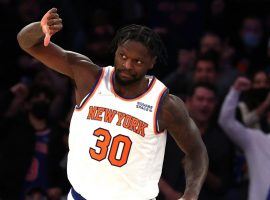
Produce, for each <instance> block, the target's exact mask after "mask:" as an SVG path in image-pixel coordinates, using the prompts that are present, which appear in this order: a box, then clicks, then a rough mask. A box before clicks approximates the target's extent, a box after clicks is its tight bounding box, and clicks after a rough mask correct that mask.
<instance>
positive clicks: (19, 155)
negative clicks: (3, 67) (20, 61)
mask: <svg viewBox="0 0 270 200" xmlns="http://www.w3.org/2000/svg"><path fill="white" fill-rule="evenodd" d="M19 89H20V90H21V87H15V89H14V87H13V90H12V92H13V93H15V94H16V93H19V92H18V90H19ZM21 91H25V90H21ZM21 91H20V93H19V94H16V95H15V96H14V97H15V98H14V99H13V101H17V102H21V101H18V100H17V99H16V98H22V92H21ZM23 97H25V95H23ZM51 101H52V93H51V91H50V90H49V88H47V87H45V86H44V87H42V86H33V87H32V88H31V89H30V91H29V95H28V97H27V99H25V100H24V105H25V110H23V109H21V110H19V111H18V112H14V113H15V114H13V115H10V116H9V117H5V118H3V119H2V120H1V124H0V127H1V130H2V134H1V149H0V162H1V166H0V190H1V191H0V194H1V195H2V198H4V199H19V197H20V198H22V197H24V196H25V195H26V194H27V193H28V192H29V191H30V190H31V189H33V188H40V189H41V190H43V192H44V193H46V192H47V190H48V192H49V193H51V191H52V190H57V191H58V194H59V195H61V191H62V188H61V187H62V183H63V181H64V180H65V178H64V177H65V176H64V173H65V172H64V171H63V170H61V168H60V167H59V162H60V160H61V159H62V156H63V155H64V154H65V151H66V150H65V149H64V145H63V144H62V143H63V141H62V140H63V138H62V134H61V131H60V130H59V129H58V128H55V127H56V126H55V123H53V122H49V119H48V112H49V105H50V103H51ZM11 105H13V104H12V103H11ZM15 107H16V106H15ZM17 108H18V106H17ZM11 147H12V148H11Z"/></svg>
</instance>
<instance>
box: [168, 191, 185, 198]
mask: <svg viewBox="0 0 270 200" xmlns="http://www.w3.org/2000/svg"><path fill="white" fill-rule="evenodd" d="M181 196H182V194H181V193H180V192H177V191H175V190H173V191H172V192H171V193H170V194H167V195H165V199H166V200H177V199H179V198H180V197H181Z"/></svg>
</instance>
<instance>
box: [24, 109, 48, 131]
mask: <svg viewBox="0 0 270 200" xmlns="http://www.w3.org/2000/svg"><path fill="white" fill-rule="evenodd" d="M28 119H29V121H30V124H31V125H32V126H33V128H34V129H35V130H44V129H45V128H46V127H47V120H46V119H38V118H36V117H35V116H34V115H33V114H31V113H29V114H28Z"/></svg>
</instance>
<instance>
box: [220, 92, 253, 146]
mask: <svg viewBox="0 0 270 200" xmlns="http://www.w3.org/2000/svg"><path fill="white" fill-rule="evenodd" d="M239 95H240V92H239V91H237V90H235V89H233V88H232V89H231V90H230V91H229V93H228V94H227V96H226V98H225V101H224V102H223V105H222V107H221V111H220V115H219V119H218V122H219V125H220V126H221V127H222V129H223V130H224V131H225V133H226V134H227V135H228V136H229V138H230V139H231V140H232V141H233V142H234V143H236V144H237V145H240V147H242V148H243V147H244V146H247V145H248V141H249V134H248V131H247V130H248V129H247V128H246V127H244V125H243V124H241V123H240V122H238V121H237V120H236V118H235V110H236V106H237V104H238V99H239Z"/></svg>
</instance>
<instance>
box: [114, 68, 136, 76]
mask: <svg viewBox="0 0 270 200" xmlns="http://www.w3.org/2000/svg"><path fill="white" fill-rule="evenodd" d="M116 72H117V73H122V72H124V73H127V74H130V75H131V76H135V73H134V72H133V71H132V70H129V69H125V68H122V69H117V70H116Z"/></svg>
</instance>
